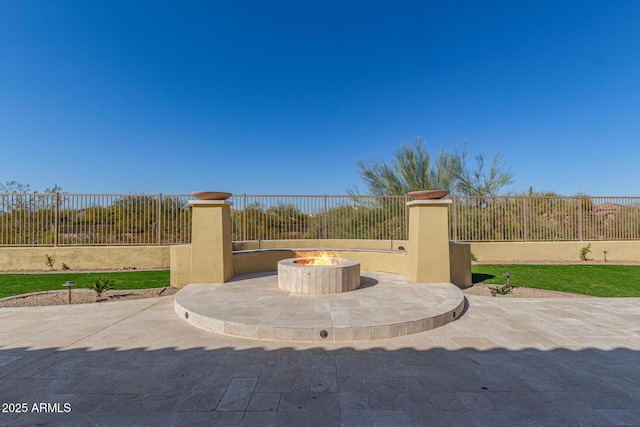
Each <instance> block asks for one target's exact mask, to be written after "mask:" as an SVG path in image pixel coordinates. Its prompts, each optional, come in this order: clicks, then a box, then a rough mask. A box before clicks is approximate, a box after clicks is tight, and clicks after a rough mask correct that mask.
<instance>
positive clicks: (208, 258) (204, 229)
mask: <svg viewBox="0 0 640 427" xmlns="http://www.w3.org/2000/svg"><path fill="white" fill-rule="evenodd" d="M189 205H190V206H191V209H193V215H192V223H191V279H190V281H191V283H222V282H226V281H227V280H229V279H231V277H232V276H233V259H232V256H233V249H232V246H231V203H229V202H225V201H223V200H190V201H189Z"/></svg>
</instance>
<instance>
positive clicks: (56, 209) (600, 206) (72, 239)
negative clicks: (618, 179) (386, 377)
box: [0, 193, 640, 246]
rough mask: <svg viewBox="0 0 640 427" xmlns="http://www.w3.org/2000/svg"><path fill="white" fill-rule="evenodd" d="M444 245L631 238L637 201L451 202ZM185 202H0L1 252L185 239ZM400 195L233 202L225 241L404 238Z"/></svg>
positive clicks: (65, 198)
mask: <svg viewBox="0 0 640 427" xmlns="http://www.w3.org/2000/svg"><path fill="white" fill-rule="evenodd" d="M451 198H452V204H451V207H450V209H449V221H450V238H451V240H453V241H460V242H479V241H487V242H491V241H568V240H640V198H639V197H589V196H576V197H555V196H554V197H545V196H531V197H527V196H517V197H516V196H499V197H471V196H453V197H451ZM190 199H193V197H192V196H190V195H185V194H168V195H167V194H153V195H138V194H37V193H36V194H0V246H37V245H49V246H65V245H170V244H180V243H189V242H190V241H191V210H190V209H188V201H189V200H190ZM408 200H409V199H408V198H407V197H405V196H386V197H376V196H330V195H320V196H299V195H295V196H293V195H247V194H240V195H234V196H232V197H231V199H230V200H229V201H230V202H232V207H231V219H232V233H233V240H234V241H240V240H258V239H263V240H282V239H381V240H384V239H392V238H393V239H396V240H404V239H407V235H408V234H407V232H408V229H407V228H408V210H407V207H406V202H407V201H408Z"/></svg>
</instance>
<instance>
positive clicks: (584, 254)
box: [580, 243, 591, 261]
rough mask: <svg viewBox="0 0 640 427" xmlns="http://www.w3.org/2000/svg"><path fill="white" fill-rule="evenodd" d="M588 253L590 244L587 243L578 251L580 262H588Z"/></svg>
mask: <svg viewBox="0 0 640 427" xmlns="http://www.w3.org/2000/svg"><path fill="white" fill-rule="evenodd" d="M590 253H591V243H589V244H588V245H587V246H585V247H583V248H582V249H580V259H581V260H582V261H588V258H587V255H588V254H590Z"/></svg>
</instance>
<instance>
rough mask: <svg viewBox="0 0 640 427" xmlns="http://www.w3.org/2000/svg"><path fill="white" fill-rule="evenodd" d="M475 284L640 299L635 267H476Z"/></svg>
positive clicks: (639, 268)
mask: <svg viewBox="0 0 640 427" xmlns="http://www.w3.org/2000/svg"><path fill="white" fill-rule="evenodd" d="M471 271H472V273H473V279H472V280H473V283H491V284H503V283H507V278H506V277H505V276H504V274H505V273H506V272H509V273H511V284H512V285H514V286H523V287H528V288H537V289H547V290H552V291H562V292H572V293H576V294H585V295H593V296H597V297H640V266H636V265H602V264H597V265H526V264H510V265H496V264H491V265H489V264H487V265H474V266H472V267H471Z"/></svg>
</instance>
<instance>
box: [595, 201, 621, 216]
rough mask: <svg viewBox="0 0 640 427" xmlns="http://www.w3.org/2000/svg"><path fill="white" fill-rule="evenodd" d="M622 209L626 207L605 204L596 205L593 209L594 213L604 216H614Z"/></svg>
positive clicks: (609, 203)
mask: <svg viewBox="0 0 640 427" xmlns="http://www.w3.org/2000/svg"><path fill="white" fill-rule="evenodd" d="M622 208H624V206H622V205H619V204H617V203H611V202H605V203H600V204H599V205H595V206H594V207H593V212H595V213H602V214H614V213H617V212H618V211H619V210H620V209H622Z"/></svg>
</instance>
